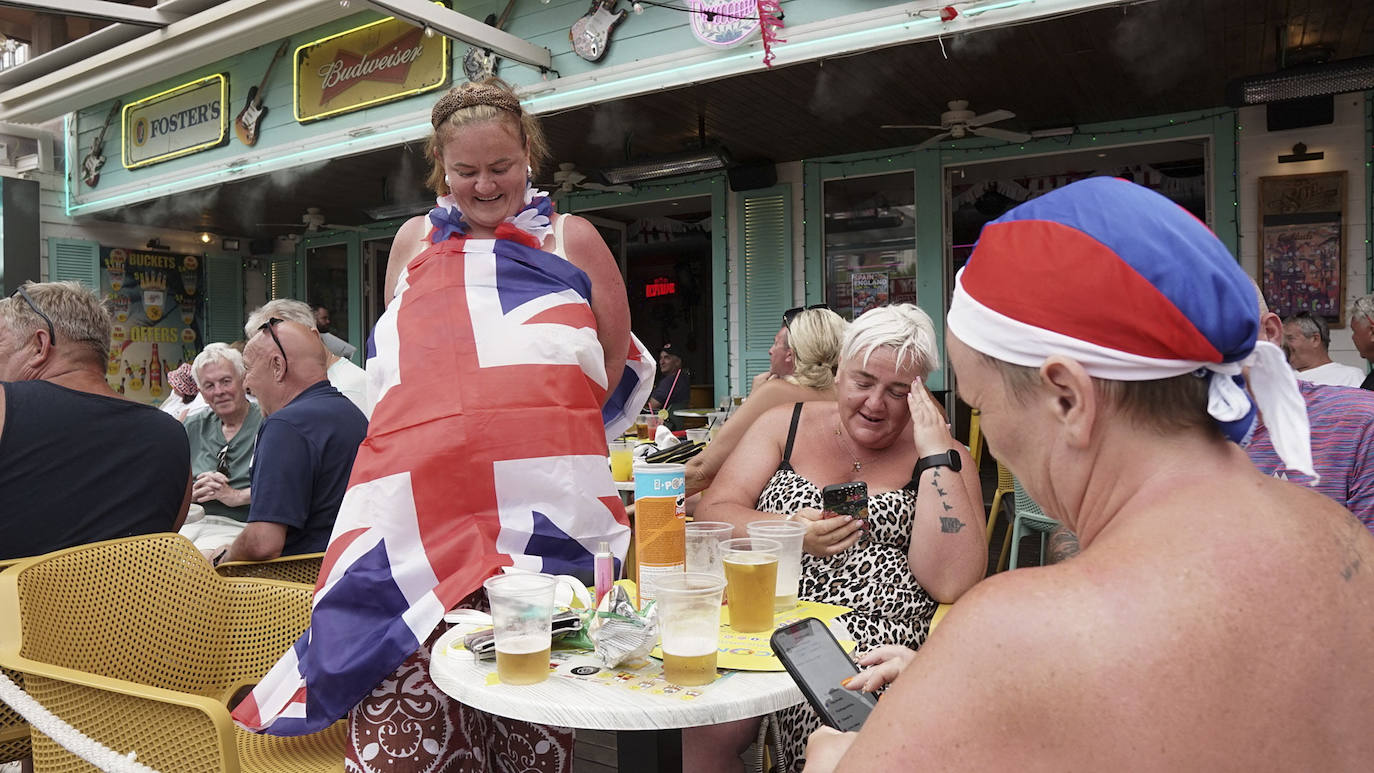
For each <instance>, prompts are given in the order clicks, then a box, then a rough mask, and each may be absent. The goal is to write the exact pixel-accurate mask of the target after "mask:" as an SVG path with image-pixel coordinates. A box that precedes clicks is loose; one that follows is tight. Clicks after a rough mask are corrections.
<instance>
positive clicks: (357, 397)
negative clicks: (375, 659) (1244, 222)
mask: <svg viewBox="0 0 1374 773" xmlns="http://www.w3.org/2000/svg"><path fill="white" fill-rule="evenodd" d="M325 375H327V376H328V377H329V383H330V384H333V385H334V388H335V389H337V390H339V391H340V392H342V393H343V396H344V397H347V398H348V399H349V401H350V402H352V403H353V404H354V405H356V406H358V410H360V411H362V412H363V415H364V416H366V417H367V418H368V420H369V421H370V420H371V419H372V406H371V405H369V404H368V402H367V371H365V370H363V369H362V368H360V367H358V366H357V365H354V364H353V363H351V362H349V361H348V360H345V359H340V360H338V361H337V362H335V363H334V364H333V365H330V366H329V370H328V371H327V372H326V373H325ZM1360 379H1361V380H1363V379H1364V376H1361V377H1360Z"/></svg>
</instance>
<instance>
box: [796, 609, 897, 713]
mask: <svg viewBox="0 0 1374 773" xmlns="http://www.w3.org/2000/svg"><path fill="white" fill-rule="evenodd" d="M769 641H770V643H771V644H772V647H773V653H774V654H775V655H777V656H778V660H781V661H782V665H783V667H784V668H786V669H787V673H788V674H790V675H791V676H792V679H793V681H795V682H796V683H797V686H798V687H799V688H801V691H802V694H803V695H805V696H806V700H807V701H808V702H809V703H810V704H811V708H813V709H815V711H816V714H817V715H819V716H820V718H821V721H822V722H824V723H825V724H827V725H829V726H831V727H833V728H835V729H836V730H845V731H849V730H858V729H859V728H861V727H863V723H864V720H865V719H868V715H869V713H870V712H872V711H873V707H874V706H876V705H877V704H878V701H877V698H875V697H873V695H872V694H871V693H866V692H855V691H854V690H849V689H846V688H845V686H844V681H845V680H846V679H849V678H852V677H854V676H855V675H856V674H858V673H859V667H858V666H856V665H854V661H852V660H850V659H849V655H847V654H845V651H844V649H843V648H842V647H840V643H839V642H838V641H836V640H835V635H834V634H832V633H830V629H829V628H826V626H825V623H822V622H821V621H820V620H817V619H816V618H814V617H808V618H805V619H803V620H798V621H797V622H795V623H792V624H790V625H784V626H782V627H780V628H778V629H777V630H775V631H773V636H772V638H771V639H770V640H769Z"/></svg>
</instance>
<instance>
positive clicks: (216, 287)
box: [205, 255, 244, 344]
mask: <svg viewBox="0 0 1374 773" xmlns="http://www.w3.org/2000/svg"><path fill="white" fill-rule="evenodd" d="M243 321H244V320H243V260H242V259H241V258H240V257H239V256H237V255H207V256H205V342H206V343H216V342H218V343H226V344H227V343H232V342H234V341H237V340H239V339H240V338H243Z"/></svg>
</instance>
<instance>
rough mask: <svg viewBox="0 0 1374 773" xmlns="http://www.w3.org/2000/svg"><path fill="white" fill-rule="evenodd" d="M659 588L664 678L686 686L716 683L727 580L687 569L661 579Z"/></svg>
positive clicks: (657, 586) (657, 590)
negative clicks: (721, 609) (723, 599)
mask: <svg viewBox="0 0 1374 773" xmlns="http://www.w3.org/2000/svg"><path fill="white" fill-rule="evenodd" d="M655 587H656V591H655V592H656V593H657V596H658V620H659V630H660V631H662V634H663V676H664V678H665V679H667V680H668V681H669V682H672V683H673V684H677V685H682V686H684V687H687V686H695V685H703V684H710V683H711V682H714V681H715V680H716V652H717V651H718V649H719V647H720V643H719V637H720V596H721V592H722V591H724V590H725V581H724V580H722V579H721V578H719V577H716V576H714V575H709V574H702V573H700V572H683V573H682V574H670V575H665V576H663V577H660V578H658V581H657V583H656V584H655Z"/></svg>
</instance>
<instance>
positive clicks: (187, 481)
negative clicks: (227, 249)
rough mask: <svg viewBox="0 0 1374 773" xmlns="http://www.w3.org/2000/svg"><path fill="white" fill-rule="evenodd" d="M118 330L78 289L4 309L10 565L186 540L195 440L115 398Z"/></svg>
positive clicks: (2, 545)
mask: <svg viewBox="0 0 1374 773" xmlns="http://www.w3.org/2000/svg"><path fill="white" fill-rule="evenodd" d="M110 327H111V321H110V314H109V311H107V310H106V309H105V307H104V305H103V304H102V303H101V301H100V299H99V298H98V297H97V296H96V294H95V293H93V292H91V291H90V290H87V289H86V288H84V287H82V286H81V285H80V284H79V283H77V282H48V283H45V284H33V283H30V284H26V285H24V286H23V287H21V288H20V289H19V291H18V292H16V293H15V294H14V295H12V296H10V297H8V298H4V299H0V502H3V503H4V506H3V507H0V534H3V535H5V536H4V539H3V540H0V559H6V558H19V557H23V556H31V555H38V554H40V553H47V552H49V551H53V550H59V549H61V548H67V547H71V546H73V545H81V544H84V543H87V542H98V541H101V540H107V539H115V538H117V537H129V536H133V535H136V534H149V533H154V532H163V531H176V530H177V529H178V528H180V527H181V523H182V521H183V520H185V518H186V509H187V505H188V504H189V502H190V496H191V457H190V450H189V448H188V444H187V440H186V432H185V430H184V429H182V426H181V424H180V423H178V422H177V420H176V419H174V418H172V417H171V416H169V415H167V414H165V413H163V412H162V411H160V410H158V409H157V408H156V407H155V406H151V405H142V404H140V403H135V402H133V401H131V400H126V399H125V398H124V397H123V396H121V395H119V394H118V393H116V392H115V391H114V390H113V389H111V388H110V385H109V384H108V383H107V382H106V381H105V367H106V363H107V362H108V360H109V356H110Z"/></svg>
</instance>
